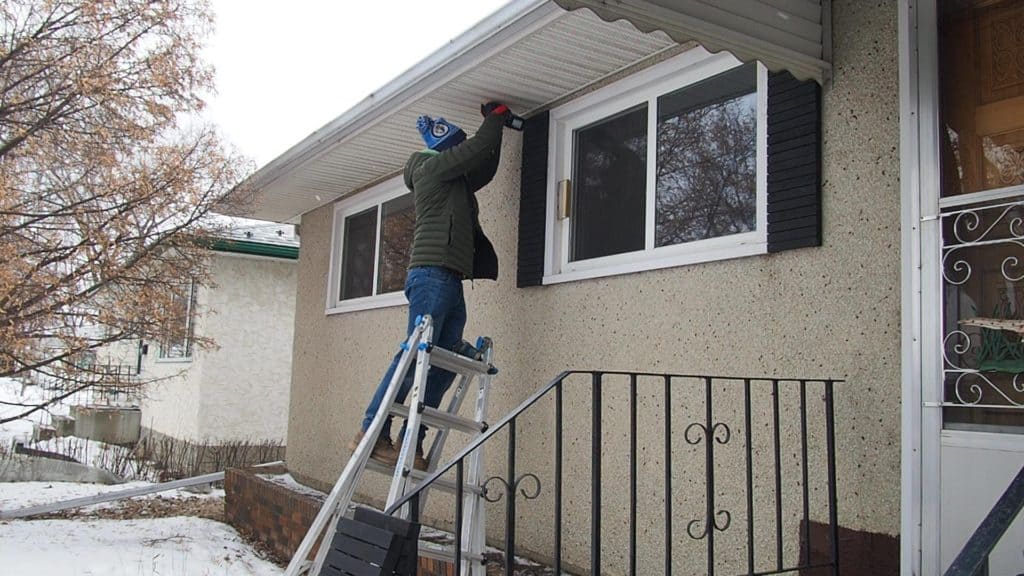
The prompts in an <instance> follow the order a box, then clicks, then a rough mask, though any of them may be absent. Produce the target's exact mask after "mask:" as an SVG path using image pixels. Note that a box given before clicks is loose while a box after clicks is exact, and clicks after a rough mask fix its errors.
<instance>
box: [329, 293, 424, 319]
mask: <svg viewBox="0 0 1024 576" xmlns="http://www.w3.org/2000/svg"><path fill="white" fill-rule="evenodd" d="M408 303H409V302H408V301H407V300H406V299H405V294H404V293H402V292H391V293H388V294H381V295H379V296H367V297H365V298H353V299H352V300H345V301H343V302H338V303H337V304H336V305H335V306H332V307H330V308H328V309H327V310H326V311H325V312H324V314H325V315H327V316H331V315H333V314H346V313H348V312H360V311H362V310H374V309H377V308H391V307H393V306H405V305H406V304H408Z"/></svg>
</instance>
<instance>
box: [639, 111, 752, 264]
mask: <svg viewBox="0 0 1024 576" xmlns="http://www.w3.org/2000/svg"><path fill="white" fill-rule="evenodd" d="M752 104H753V95H750V96H746V97H740V98H735V99H731V100H727V101H725V102H721V103H718V104H713V105H710V106H705V107H701V108H698V109H696V110H692V111H689V112H687V113H685V114H679V115H677V116H674V117H672V118H669V119H666V120H664V121H662V122H660V123H659V126H658V175H657V178H658V179H657V182H658V206H657V228H656V242H657V245H658V246H665V245H669V244H679V243H682V242H691V241H694V240H703V239H705V238H714V237H717V236H724V235H726V234H736V233H739V232H747V231H750V230H753V228H754V226H755V222H754V218H755V215H756V213H757V205H756V194H755V190H756V183H755V178H756V173H757V164H756V153H755V151H756V146H755V135H756V131H755V126H756V114H755V111H754V108H753V106H752Z"/></svg>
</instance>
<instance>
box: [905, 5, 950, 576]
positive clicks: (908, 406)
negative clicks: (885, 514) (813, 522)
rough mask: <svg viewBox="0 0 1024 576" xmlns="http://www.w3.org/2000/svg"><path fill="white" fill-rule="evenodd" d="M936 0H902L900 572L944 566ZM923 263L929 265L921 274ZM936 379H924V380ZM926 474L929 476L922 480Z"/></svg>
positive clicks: (919, 572) (915, 574)
mask: <svg viewBox="0 0 1024 576" xmlns="http://www.w3.org/2000/svg"><path fill="white" fill-rule="evenodd" d="M936 11H937V6H936V0H920V1H918V0H900V2H899V24H898V26H899V84H900V86H899V90H900V198H901V202H900V206H901V208H900V212H901V214H900V220H901V225H902V226H901V254H902V257H901V260H902V263H901V268H902V275H901V276H902V279H901V292H902V302H903V305H902V312H901V314H902V318H901V320H902V328H901V331H902V336H901V339H902V346H901V348H902V392H901V393H902V400H903V401H902V414H901V416H902V424H901V426H902V432H901V452H902V454H901V462H902V466H901V472H900V475H901V496H900V501H901V507H900V508H901V519H900V567H901V568H900V573H901V574H903V575H905V576H911V575H913V576H918V575H921V576H923V575H933V574H938V573H939V534H940V532H939V526H940V522H939V520H940V517H939V514H940V510H941V508H940V502H941V490H940V488H941V487H940V485H939V481H938V480H939V472H940V469H939V453H940V433H941V430H942V410H941V408H939V407H930V408H924V407H923V406H924V405H925V403H928V404H930V405H932V406H936V404H939V403H941V401H942V389H941V382H942V373H941V371H942V363H941V359H939V358H937V356H938V354H939V351H940V349H941V348H940V346H941V328H940V326H939V322H940V319H939V316H938V311H939V310H940V306H941V303H940V302H938V300H939V297H940V294H941V278H940V275H939V273H937V271H938V270H939V266H938V263H939V251H940V249H939V246H938V241H939V234H938V226H939V219H938V196H939V181H938V174H939V172H938V169H937V168H932V169H922V167H937V166H938V161H939V138H938V134H939V133H938V129H939V107H938V101H937V95H938V50H937V45H938V40H937V26H936V23H937V13H936ZM922 270H927V271H929V272H928V273H925V274H922ZM926 382H928V383H931V384H930V385H929V386H927V387H926V386H925V383H926ZM925 479H928V481H925Z"/></svg>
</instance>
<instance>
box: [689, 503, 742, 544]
mask: <svg viewBox="0 0 1024 576" xmlns="http://www.w3.org/2000/svg"><path fill="white" fill-rule="evenodd" d="M719 516H722V517H724V518H725V522H724V524H721V525H720V524H719V523H718V520H715V521H713V522H705V523H704V528H703V530H701V532H699V533H695V532H694V531H693V529H694V527H695V526H700V524H701V521H700V519H697V520H690V523H689V524H687V525H686V534H687V535H688V536H689V537H690V538H693V539H694V540H703V539H704V538H707V536H708V531H709V529H710V528H711V527H712V526H714V527H715V530H717V531H719V532H725V531H726V530H728V529H729V525H730V524H732V514H729V511H728V510H719V511H718V512H716V513H715V517H716V518H717V517H719Z"/></svg>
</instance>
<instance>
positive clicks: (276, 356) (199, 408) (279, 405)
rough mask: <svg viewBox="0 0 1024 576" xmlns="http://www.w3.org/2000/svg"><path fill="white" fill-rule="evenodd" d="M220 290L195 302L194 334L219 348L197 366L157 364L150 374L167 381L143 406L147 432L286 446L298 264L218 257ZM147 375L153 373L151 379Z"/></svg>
mask: <svg viewBox="0 0 1024 576" xmlns="http://www.w3.org/2000/svg"><path fill="white" fill-rule="evenodd" d="M212 258H213V259H214V261H213V263H212V269H213V280H214V282H215V285H216V286H215V288H212V289H200V290H199V292H198V293H197V296H196V300H197V302H196V309H197V312H198V314H197V318H196V333H197V334H201V335H203V336H207V337H210V338H213V340H214V341H215V342H216V344H217V347H216V348H215V349H211V350H200V351H196V353H195V355H194V357H193V358H192V361H191V362H167V361H163V360H157V359H156V357H157V353H158V350H157V345H155V344H153V345H151V346H150V349H149V354H148V357H147V358H146V360H145V361H144V366H143V370H144V375H159V376H166V377H168V380H166V381H165V382H161V383H158V384H156V385H154V386H153V388H152V389H151V390H150V391H149V393H148V395H147V398H146V400H145V401H144V403H143V405H142V411H143V412H142V413H143V416H142V418H143V421H142V423H143V425H144V426H145V427H147V428H151V429H152V430H155V431H157V432H160V433H162V434H166V435H168V436H173V437H175V438H178V439H181V440H191V441H204V442H206V441H209V442H224V441H242V440H252V441H258V440H277V441H283V440H284V439H285V434H286V429H287V415H286V413H285V410H286V407H287V406H288V395H289V383H290V380H291V362H292V353H291V350H292V340H293V330H294V326H295V323H294V308H295V286H296V265H295V262H294V261H289V260H280V259H269V258H256V257H247V256H238V255H230V254H221V253H216V254H214V255H213V256H212ZM147 373H148V374H147Z"/></svg>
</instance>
